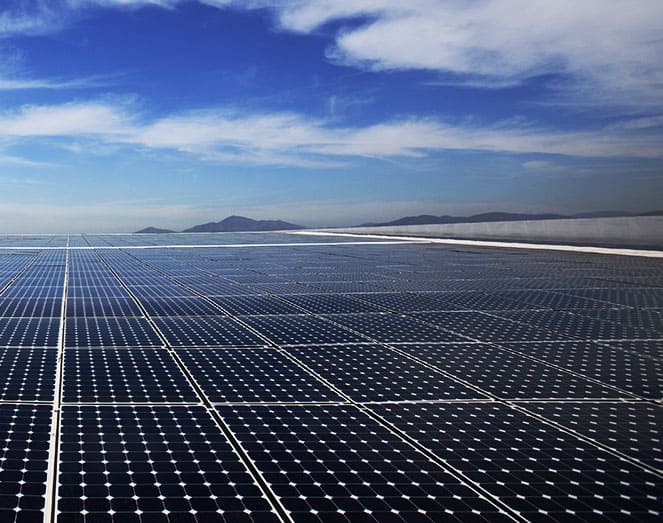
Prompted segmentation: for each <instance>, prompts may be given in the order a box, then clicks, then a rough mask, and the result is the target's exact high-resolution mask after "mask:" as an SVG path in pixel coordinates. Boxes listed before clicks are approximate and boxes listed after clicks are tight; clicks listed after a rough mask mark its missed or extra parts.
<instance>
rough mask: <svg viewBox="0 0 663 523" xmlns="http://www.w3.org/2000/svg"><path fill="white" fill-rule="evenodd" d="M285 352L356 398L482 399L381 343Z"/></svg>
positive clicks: (306, 348)
mask: <svg viewBox="0 0 663 523" xmlns="http://www.w3.org/2000/svg"><path fill="white" fill-rule="evenodd" d="M288 352H289V353H290V354H292V355H294V356H295V357H296V358H298V359H299V360H301V361H302V362H304V363H305V364H306V365H307V366H308V367H309V368H311V369H313V370H315V371H316V372H317V373H318V374H319V375H320V376H322V377H323V378H325V379H327V380H329V381H330V382H331V383H332V384H334V385H335V386H336V387H338V388H339V389H340V390H342V391H343V392H344V393H346V394H347V395H348V396H350V397H351V398H353V399H354V400H356V401H392V400H393V401H396V400H441V399H447V400H448V399H476V398H483V399H486V396H485V395H484V394H481V393H477V392H476V391H473V390H472V389H469V388H467V387H465V386H464V385H461V384H460V383H458V382H457V381H454V380H451V379H449V378H446V377H445V376H443V375H441V374H440V373H439V372H435V371H434V370H431V369H430V368H426V367H424V366H423V365H421V364H419V363H417V362H416V361H412V360H410V359H408V358H406V357H404V356H402V355H400V354H397V353H395V352H394V351H392V350H390V349H388V348H385V347H380V346H376V345H357V346H338V347H334V346H331V347H292V348H289V349H288Z"/></svg>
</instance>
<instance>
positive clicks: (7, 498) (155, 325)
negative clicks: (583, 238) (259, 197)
mask: <svg viewBox="0 0 663 523" xmlns="http://www.w3.org/2000/svg"><path fill="white" fill-rule="evenodd" d="M662 277H663V261H661V260H658V259H654V258H646V257H624V256H609V255H595V254H582V253H573V252H564V253H561V252H555V251H534V250H527V249H517V250H514V249H499V248H480V247H465V248H459V247H458V246H455V247H448V246H443V245H433V244H427V243H421V242H415V241H407V240H400V241H389V242H386V243H385V242H381V241H378V240H373V239H369V238H366V239H358V238H345V237H342V236H334V237H333V238H329V237H327V238H325V237H317V238H314V239H313V240H312V239H311V237H310V236H309V237H307V236H302V235H297V234H275V233H265V234H211V235H195V234H191V235H189V234H178V235H168V234H166V235H149V236H143V235H85V236H39V235H36V236H35V235H31V236H25V237H21V236H6V237H2V236H0V440H1V441H2V444H1V445H0V522H5V521H7V522H33V521H45V522H49V523H51V522H53V523H55V522H58V523H67V522H70V521H71V522H74V521H76V522H79V521H80V522H82V523H97V522H110V523H125V522H131V523H133V522H135V523H151V522H164V523H166V522H168V523H180V522H183V523H189V522H190V523H203V522H204V523H208V522H215V521H219V522H222V521H246V522H253V523H261V522H263V521H264V522H269V521H286V522H289V521H295V522H299V521H302V522H312V523H315V522H320V523H322V522H325V523H326V522H346V523H348V522H355V521H361V522H373V523H376V522H378V523H381V522H392V521H393V522H410V521H412V522H429V523H430V522H438V521H453V520H455V521H539V520H541V521H555V520H556V521H572V520H576V521H597V520H605V521H629V520H630V521H641V520H659V519H660V518H661V515H662V511H663V500H662V499H661V494H660V493H661V492H663V444H662V435H661V430H662V429H661V427H662V423H663V410H662V409H663V403H662V402H663V398H662V396H661V391H662V390H663V368H662V367H661V365H663V288H662V287H661V283H662V281H663V280H662Z"/></svg>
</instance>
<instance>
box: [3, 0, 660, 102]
mask: <svg viewBox="0 0 663 523" xmlns="http://www.w3.org/2000/svg"><path fill="white" fill-rule="evenodd" d="M186 1H195V0H53V1H50V2H44V1H41V0H23V1H20V2H18V1H10V2H9V7H7V8H4V9H2V8H0V37H2V36H3V35H5V36H7V35H12V34H19V33H20V34H39V33H44V32H52V31H57V30H59V29H60V28H62V27H63V26H65V25H66V24H67V23H70V22H71V21H72V20H74V19H76V17H77V16H79V14H80V13H83V12H84V11H85V10H86V9H88V8H91V7H94V6H96V7H103V8H139V7H144V6H148V5H153V6H160V7H164V8H172V7H176V6H177V5H180V4H183V3H186ZM197 1H198V2H199V3H203V4H206V5H209V6H213V7H217V8H219V9H228V8H233V9H257V8H263V9H267V10H270V11H271V12H273V13H274V14H275V16H276V18H277V21H278V27H279V28H280V29H281V30H286V31H295V32H301V33H310V32H313V31H316V30H319V29H320V28H322V27H324V26H325V24H328V23H329V22H332V21H337V22H341V29H338V30H337V32H336V33H335V34H333V35H332V36H333V37H334V40H335V43H334V45H333V46H332V48H331V49H330V50H329V56H330V57H332V58H333V59H334V60H337V61H339V62H342V63H345V64H349V65H352V66H355V67H359V68H366V69H373V70H398V69H423V70H429V71H434V72H440V73H450V74H451V75H452V78H451V79H449V78H447V76H445V77H443V78H442V79H441V80H440V82H441V83H449V82H451V83H456V84H457V85H466V86H474V87H483V88H486V87H502V86H509V85H514V84H515V83H518V82H520V81H523V80H524V79H526V78H528V77H531V76H535V75H541V74H545V73H561V74H563V75H566V77H567V78H570V79H572V81H571V82H570V84H568V83H567V84H566V85H565V87H566V90H562V92H563V93H565V94H566V95H567V96H568V98H570V99H571V100H572V101H574V102H576V103H580V102H582V103H590V102H591V103H596V102H597V101H598V102H602V103H610V104H617V105H619V104H621V105H629V106H633V105H640V106H652V105H659V106H660V104H661V103H663V93H662V91H663V62H662V61H661V60H660V56H663V39H662V38H660V34H661V33H663V4H661V2H660V0H582V1H581V2H578V1H577V0H555V1H550V0H472V1H460V0H408V1H407V2H404V1H402V0H296V1H286V0H197ZM344 22H348V23H345V24H344ZM349 22H352V24H350V23H349Z"/></svg>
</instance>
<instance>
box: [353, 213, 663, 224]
mask: <svg viewBox="0 0 663 523" xmlns="http://www.w3.org/2000/svg"><path fill="white" fill-rule="evenodd" d="M661 215H663V211H652V212H646V213H638V214H636V213H630V212H626V211H596V212H584V213H578V214H570V215H564V214H554V213H541V214H524V213H512V212H486V213H482V214H474V215H472V216H448V215H444V216H432V215H430V214H421V215H419V216H406V217H404V218H399V219H398V220H393V221H391V222H384V223H371V224H368V223H366V224H362V225H356V226H355V227H382V226H390V225H391V226H395V225H437V224H450V223H481V222H514V221H522V220H561V219H564V218H566V219H569V218H617V217H628V216H661Z"/></svg>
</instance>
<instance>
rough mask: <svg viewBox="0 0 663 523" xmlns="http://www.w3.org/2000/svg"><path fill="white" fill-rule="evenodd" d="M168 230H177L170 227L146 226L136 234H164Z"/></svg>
mask: <svg viewBox="0 0 663 523" xmlns="http://www.w3.org/2000/svg"><path fill="white" fill-rule="evenodd" d="M168 232H175V231H171V230H170V229H159V228H158V227H145V228H144V229H141V230H140V231H136V232H135V234H164V233H168Z"/></svg>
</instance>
